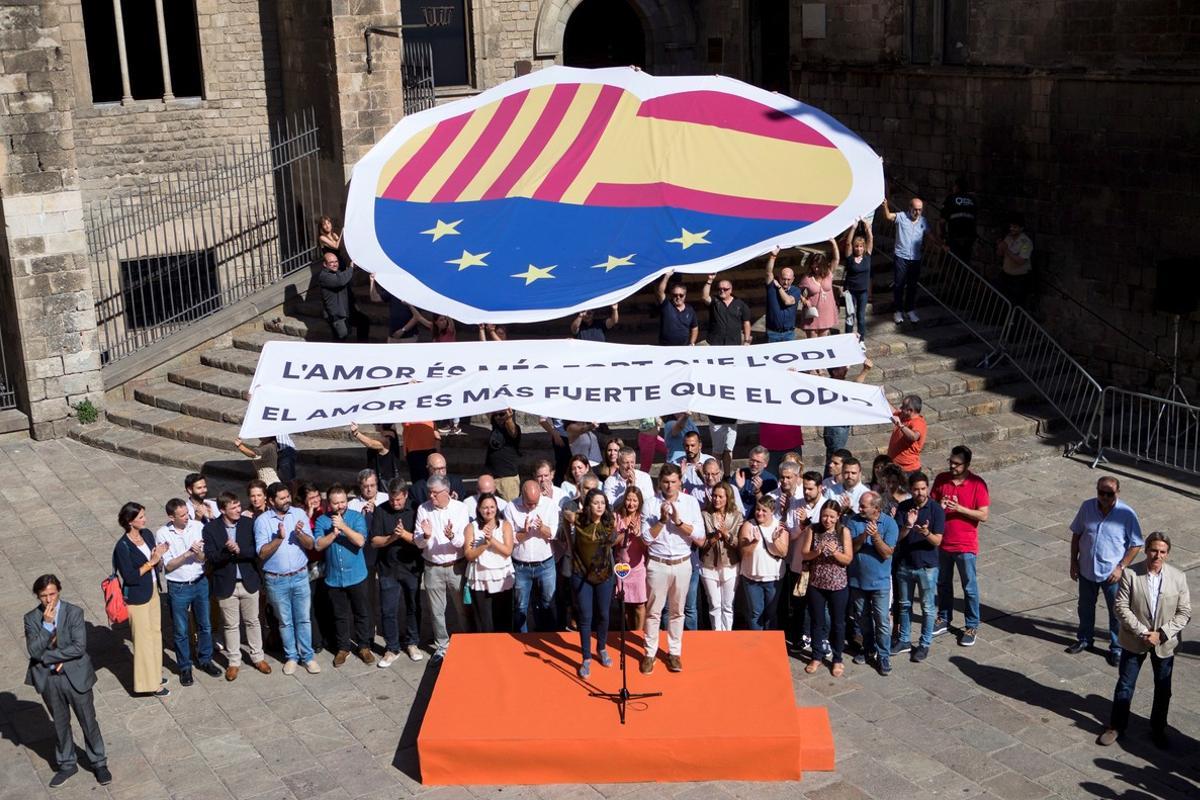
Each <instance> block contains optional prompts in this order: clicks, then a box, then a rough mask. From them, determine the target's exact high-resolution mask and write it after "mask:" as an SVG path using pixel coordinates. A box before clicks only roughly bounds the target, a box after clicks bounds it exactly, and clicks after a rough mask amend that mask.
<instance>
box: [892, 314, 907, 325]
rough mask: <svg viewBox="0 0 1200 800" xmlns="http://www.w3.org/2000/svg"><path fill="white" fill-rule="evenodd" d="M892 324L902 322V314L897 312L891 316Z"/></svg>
mask: <svg viewBox="0 0 1200 800" xmlns="http://www.w3.org/2000/svg"><path fill="white" fill-rule="evenodd" d="M892 322H895V323H896V324H897V325H899V324H900V323H901V322H904V312H903V311H897V312H896V313H895V314H892Z"/></svg>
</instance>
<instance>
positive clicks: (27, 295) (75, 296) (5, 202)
mask: <svg viewBox="0 0 1200 800" xmlns="http://www.w3.org/2000/svg"><path fill="white" fill-rule="evenodd" d="M68 21H69V20H68V18H67V16H66V14H65V13H64V9H63V8H62V6H61V5H60V4H58V3H56V2H49V1H46V2H42V3H23V4H20V5H15V4H5V3H0V52H2V53H3V67H4V69H3V74H2V76H0V112H2V113H0V140H2V141H3V145H2V149H0V280H3V281H4V282H5V290H6V291H4V292H3V294H4V295H5V298H4V304H5V306H6V307H5V308H3V314H4V321H3V324H4V334H5V336H4V338H5V344H6V345H7V347H6V352H7V356H8V371H9V375H10V377H12V378H14V383H15V384H16V385H17V386H18V395H19V398H18V399H19V402H20V405H21V407H22V408H23V409H24V410H25V411H26V412H27V413H28V414H29V418H30V423H31V431H32V433H33V435H34V436H37V437H39V438H42V437H53V436H61V435H63V434H64V433H65V432H66V429H67V427H68V426H69V424H70V422H71V418H70V414H71V406H73V405H76V404H78V403H79V402H81V401H83V400H91V401H92V402H94V403H96V404H97V405H99V403H100V398H101V392H102V384H101V380H100V356H99V352H98V348H97V341H96V321H95V316H94V313H93V303H92V281H91V275H90V273H89V271H88V267H87V258H86V254H85V242H84V232H83V199H82V196H81V193H80V189H79V173H78V170H77V167H76V161H75V153H76V146H75V139H74V128H75V123H74V118H73V108H74V87H73V81H72V77H71V55H70V52H69V50H68V49H67V48H65V47H64V46H63V42H64V31H63V24H64V23H67V22H68Z"/></svg>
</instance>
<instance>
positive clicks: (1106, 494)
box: [1096, 489, 1117, 497]
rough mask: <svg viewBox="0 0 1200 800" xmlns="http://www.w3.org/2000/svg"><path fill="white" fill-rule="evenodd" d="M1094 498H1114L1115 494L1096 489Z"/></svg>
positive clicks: (1108, 490) (1107, 490)
mask: <svg viewBox="0 0 1200 800" xmlns="http://www.w3.org/2000/svg"><path fill="white" fill-rule="evenodd" d="M1096 496H1097V497H1116V496H1117V493H1116V492H1114V491H1112V490H1111V489H1097V490H1096Z"/></svg>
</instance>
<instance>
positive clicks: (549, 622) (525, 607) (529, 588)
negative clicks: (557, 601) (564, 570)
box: [513, 558, 555, 633]
mask: <svg viewBox="0 0 1200 800" xmlns="http://www.w3.org/2000/svg"><path fill="white" fill-rule="evenodd" d="M513 566H514V567H515V568H516V575H515V576H514V578H513V631H515V632H516V633H528V632H529V596H530V595H531V594H532V593H533V584H534V582H535V581H536V582H537V585H538V596H537V600H536V602H535V605H534V607H533V617H534V620H533V622H534V626H535V627H536V628H537V629H538V630H542V631H552V630H555V624H554V579H555V569H554V559H553V558H547V559H546V560H545V561H543V562H541V563H540V564H529V563H528V562H523V561H514V562H513Z"/></svg>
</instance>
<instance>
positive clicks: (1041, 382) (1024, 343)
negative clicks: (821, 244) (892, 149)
mask: <svg viewBox="0 0 1200 800" xmlns="http://www.w3.org/2000/svg"><path fill="white" fill-rule="evenodd" d="M875 238H876V246H879V241H880V239H881V238H882V239H883V240H884V241H885V242H887V241H888V239H889V238H890V237H887V236H886V234H885V235H884V236H883V237H880V236H876V237H875ZM920 285H921V288H922V289H924V290H925V291H926V292H928V293H929V296H930V297H932V298H933V299H934V300H936V301H937V302H938V303H939V304H940V305H942V306H943V307H944V308H945V309H946V310H947V311H949V312H950V314H951V315H953V316H954V318H955V319H957V320H958V321H959V322H961V323H962V324H963V325H964V326H965V327H966V328H968V329H969V330H970V331H971V332H972V333H974V334H975V336H977V337H978V338H979V339H980V340H981V341H982V342H983V343H984V344H986V345H988V346H989V347H991V348H992V350H991V352H990V353H988V355H987V356H985V357H984V358H983V360H982V361H981V362H980V366H984V367H991V366H995V365H996V364H998V363H999V362H1000V360H1001V359H1007V360H1008V361H1009V362H1010V363H1012V365H1013V366H1014V367H1015V368H1016V369H1017V371H1018V372H1020V373H1021V374H1022V375H1023V376H1024V377H1025V379H1026V380H1027V381H1029V383H1030V384H1032V385H1033V386H1034V387H1035V388H1036V389H1037V391H1038V392H1039V393H1040V394H1041V395H1042V397H1044V398H1045V399H1046V402H1048V403H1049V404H1050V405H1051V406H1052V407H1053V408H1054V410H1055V411H1057V412H1058V414H1059V416H1061V417H1062V419H1063V420H1064V421H1065V422H1066V423H1067V424H1068V425H1070V426H1071V428H1072V430H1074V431H1075V433H1076V435H1077V436H1078V439H1077V440H1076V441H1074V442H1072V443H1071V444H1070V445H1069V446H1068V447H1067V452H1068V453H1074V452H1075V451H1076V450H1078V449H1079V448H1080V447H1084V446H1089V445H1091V444H1092V440H1093V439H1094V437H1095V421H1096V414H1097V412H1098V409H1099V406H1100V392H1101V387H1100V384H1098V383H1097V382H1096V380H1095V379H1094V378H1093V377H1092V376H1091V375H1090V374H1089V373H1088V371H1087V370H1085V369H1084V368H1083V366H1082V365H1080V363H1079V362H1078V361H1076V360H1075V359H1074V358H1072V357H1071V356H1070V354H1068V353H1067V351H1066V350H1064V349H1063V348H1062V347H1061V346H1060V345H1059V344H1058V342H1056V341H1055V340H1054V338H1053V337H1051V336H1050V334H1049V333H1047V332H1046V329H1045V328H1043V327H1042V326H1041V325H1039V324H1038V323H1037V322H1036V321H1034V319H1033V317H1031V316H1029V314H1028V313H1027V312H1026V311H1025V310H1024V309H1022V308H1018V307H1015V306H1013V304H1012V303H1011V302H1010V301H1009V300H1008V298H1006V297H1005V296H1004V295H1003V294H1002V293H1001V292H1000V290H999V289H997V288H996V287H995V286H993V285H992V284H991V282H989V281H988V280H987V278H985V277H984V276H983V275H982V274H981V273H979V272H977V271H976V270H975V269H974V268H973V267H971V266H969V265H968V264H967V263H966V262H964V261H963V260H962V259H960V258H958V257H957V256H955V255H954V254H953V253H950V252H948V251H943V250H940V249H937V248H932V247H930V248H926V250H925V252H924V253H923V254H922V259H921V280H920Z"/></svg>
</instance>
